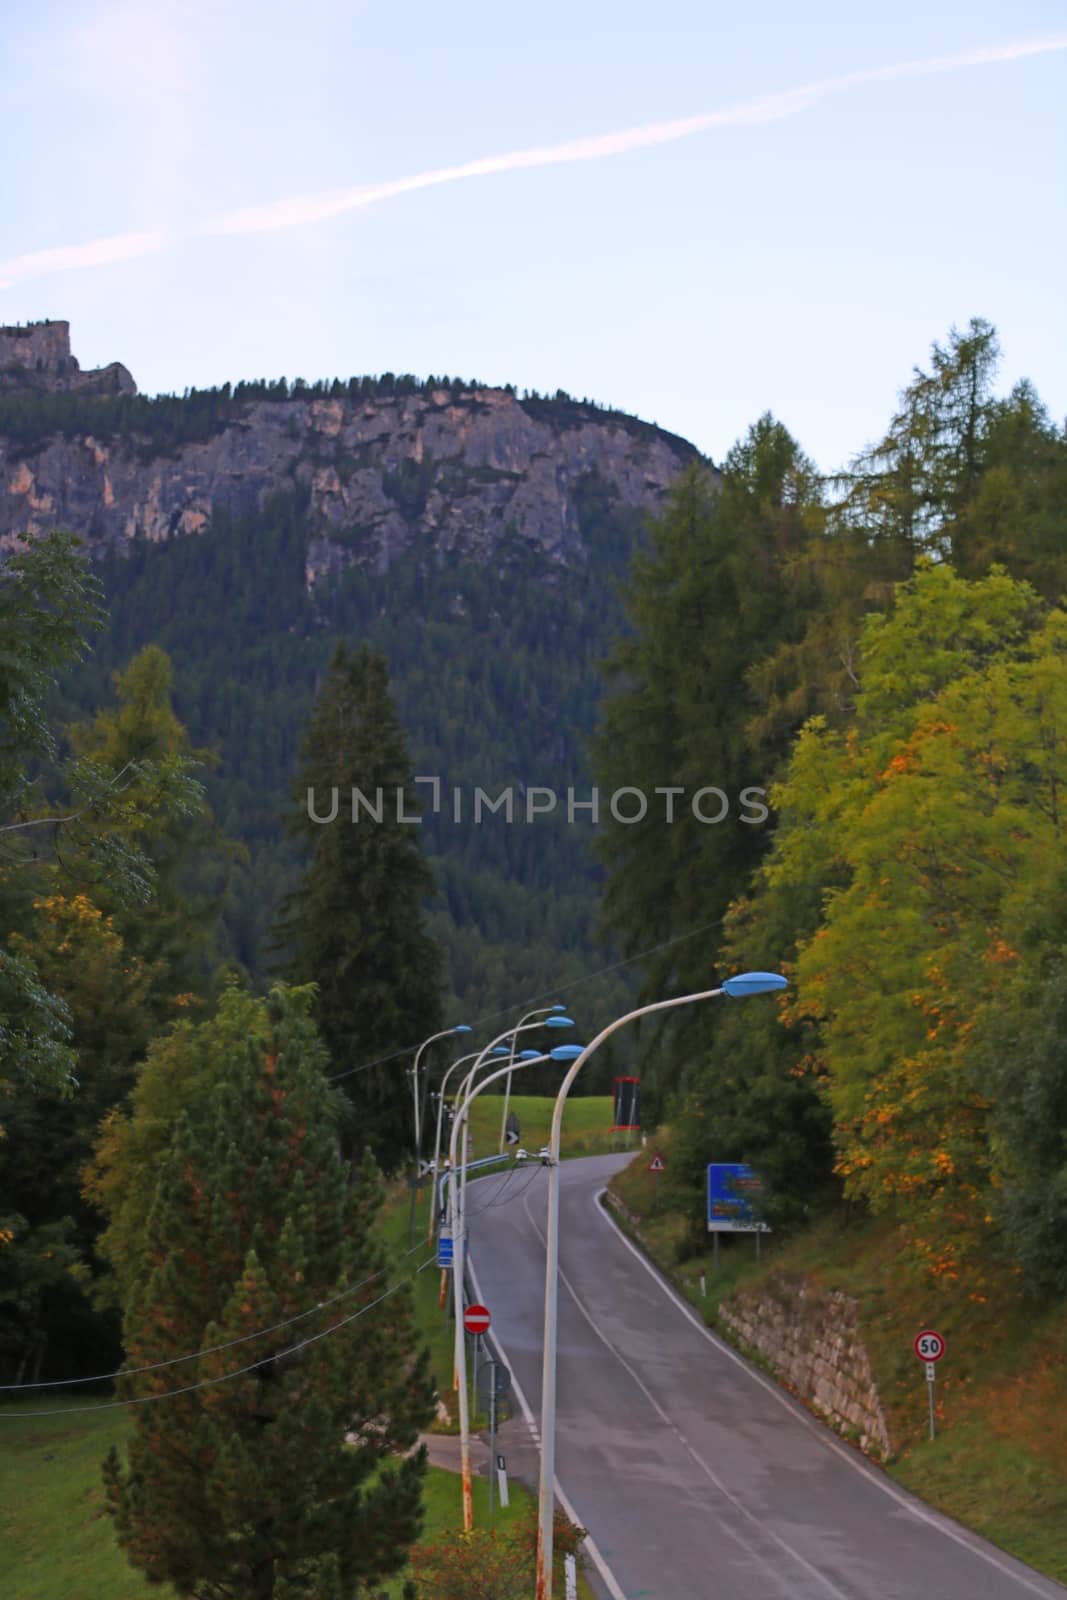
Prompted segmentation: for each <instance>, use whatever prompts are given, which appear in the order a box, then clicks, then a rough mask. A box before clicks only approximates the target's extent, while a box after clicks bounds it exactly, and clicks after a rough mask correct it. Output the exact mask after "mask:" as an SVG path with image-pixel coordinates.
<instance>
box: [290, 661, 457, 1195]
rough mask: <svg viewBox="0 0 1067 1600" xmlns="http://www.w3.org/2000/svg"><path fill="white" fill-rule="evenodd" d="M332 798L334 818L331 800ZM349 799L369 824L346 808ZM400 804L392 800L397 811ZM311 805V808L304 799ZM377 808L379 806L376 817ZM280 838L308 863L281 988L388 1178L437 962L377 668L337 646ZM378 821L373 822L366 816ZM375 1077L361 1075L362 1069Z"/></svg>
mask: <svg viewBox="0 0 1067 1600" xmlns="http://www.w3.org/2000/svg"><path fill="white" fill-rule="evenodd" d="M334 790H336V791H337V815H336V817H335V818H334V819H333V820H332V821H329V822H316V821H315V820H313V816H312V812H314V815H315V816H318V817H329V816H330V814H331V809H332V806H331V795H332V793H333V791H334ZM354 790H355V791H359V793H360V794H361V795H363V796H364V797H365V798H366V800H367V802H368V803H369V805H370V806H371V807H374V808H375V815H371V814H370V812H369V811H368V810H367V809H366V808H365V807H364V806H363V805H362V803H361V802H359V801H358V800H357V802H356V804H355V817H354V816H353V809H354V808H353V798H352V796H353V791H354ZM398 796H401V797H402V800H401V801H400V802H398ZM309 797H310V798H309ZM379 799H380V805H379ZM294 800H295V802H296V808H295V811H294V813H293V814H292V815H291V817H290V819H289V822H288V828H289V832H290V834H291V835H294V836H295V837H296V838H297V839H298V840H299V841H300V842H301V843H302V844H303V845H304V847H305V849H306V851H307V863H306V867H305V871H304V876H303V879H302V881H301V883H300V885H299V886H298V888H297V889H296V891H295V892H294V893H293V894H291V895H290V896H288V897H287V899H286V901H285V902H284V904H283V909H282V917H281V920H280V922H279V928H278V934H279V942H281V941H285V942H286V943H287V944H288V946H289V960H288V969H287V971H288V975H289V976H290V977H291V978H292V979H293V981H294V982H297V983H309V982H313V983H315V985H316V986H317V991H318V1001H317V1010H316V1015H317V1018H318V1023H319V1028H320V1032H321V1035H322V1039H323V1041H324V1043H325V1045H326V1048H327V1051H328V1052H329V1055H330V1059H331V1062H332V1068H333V1071H334V1072H337V1073H342V1072H349V1071H350V1069H357V1070H355V1071H352V1072H351V1076H349V1077H347V1078H345V1080H344V1083H345V1088H346V1091H347V1093H348V1096H349V1098H350V1100H351V1102H352V1105H353V1108H354V1112H355V1144H356V1146H357V1147H362V1146H364V1145H367V1146H369V1147H370V1148H371V1149H372V1150H373V1151H374V1154H375V1157H376V1159H377V1161H378V1164H379V1165H380V1166H381V1167H382V1169H383V1170H384V1171H386V1172H394V1171H396V1170H397V1168H398V1167H399V1166H400V1165H401V1163H402V1162H403V1161H404V1160H405V1159H406V1158H407V1157H408V1155H409V1153H410V1151H411V1148H412V1139H413V1127H412V1111H411V1091H410V1086H409V1081H408V1078H407V1069H408V1068H409V1067H410V1064H411V1054H412V1053H413V1050H414V1048H415V1047H416V1046H417V1045H418V1044H419V1043H420V1041H421V1040H423V1039H425V1038H427V1037H428V1036H429V1035H430V1034H432V1033H435V1032H437V1031H438V1029H439V1028H440V1026H441V1020H440V1019H441V1010H440V1007H441V999H440V972H441V958H440V954H439V950H438V947H437V945H436V944H435V943H434V942H433V940H432V939H431V938H430V937H429V935H428V934H427V932H426V931H425V928H424V926H423V917H422V902H423V901H424V899H425V898H426V897H427V896H428V895H429V894H430V893H431V892H432V890H433V876H432V873H431V871H430V869H429V867H428V865H427V863H426V861H425V859H424V857H423V854H422V850H421V847H420V841H419V828H418V826H417V824H415V823H413V822H412V821H411V820H408V821H404V820H403V818H404V817H407V818H408V819H411V818H413V817H417V815H418V810H419V806H418V798H417V796H416V794H415V791H414V786H413V784H412V779H411V767H410V763H409V759H408V753H407V745H406V740H405V737H404V732H403V729H402V728H401V725H400V722H399V719H398V717H397V713H396V709H395V707H394V704H393V700H392V697H391V694H390V691H389V678H388V672H387V669H386V665H385V660H384V658H383V657H382V656H381V655H380V654H378V653H377V652H375V651H373V650H371V649H370V648H369V647H368V646H366V645H364V646H363V647H362V648H361V649H360V651H359V653H358V654H357V655H356V656H354V657H353V656H351V655H350V654H349V653H348V651H347V650H346V649H345V648H344V646H343V645H342V646H339V647H338V649H337V652H336V654H335V656H334V659H333V661H332V663H331V666H330V670H329V673H328V675H327V677H326V680H325V682H324V684H323V686H322V690H321V693H320V695H319V697H318V700H317V703H316V705H315V709H314V711H313V713H312V717H311V722H310V726H309V728H308V732H307V737H306V739H305V743H304V747H303V752H302V761H301V767H300V772H299V777H298V780H297V784H296V787H295V791H294ZM378 815H380V820H375V816H378ZM379 1062H380V1063H381V1064H380V1065H370V1064H371V1063H379Z"/></svg>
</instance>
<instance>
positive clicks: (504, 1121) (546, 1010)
mask: <svg viewBox="0 0 1067 1600" xmlns="http://www.w3.org/2000/svg"><path fill="white" fill-rule="evenodd" d="M559 1010H560V1007H559V1006H542V1007H541V1009H540V1010H539V1011H527V1013H526V1015H525V1016H524V1017H520V1018H519V1022H518V1026H517V1027H516V1028H515V1030H514V1032H513V1033H512V1035H511V1061H510V1063H509V1065H510V1066H511V1068H512V1070H514V1067H515V1040H516V1038H517V1037H518V1035H519V1033H520V1032H521V1031H522V1030H523V1029H524V1028H525V1027H526V1024H527V1023H528V1022H530V1021H531V1020H532V1019H533V1018H534V1017H547V1016H549V1015H551V1013H552V1012H553V1011H559ZM510 1099H511V1073H510V1072H509V1073H508V1076H507V1082H506V1083H505V1084H504V1114H503V1116H502V1117H501V1118H500V1154H501V1155H503V1153H504V1142H505V1140H506V1139H507V1134H508V1102H509V1101H510Z"/></svg>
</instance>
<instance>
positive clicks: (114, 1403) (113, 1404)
mask: <svg viewBox="0 0 1067 1600" xmlns="http://www.w3.org/2000/svg"><path fill="white" fill-rule="evenodd" d="M434 1260H436V1255H431V1256H428V1257H427V1259H426V1260H425V1261H424V1262H423V1263H422V1266H420V1267H417V1268H416V1270H415V1271H414V1272H411V1273H409V1274H408V1275H407V1277H404V1278H400V1279H398V1280H397V1282H396V1283H394V1284H393V1286H392V1288H390V1289H386V1290H385V1292H384V1294H380V1295H379V1296H378V1298H377V1299H376V1300H371V1301H370V1302H369V1304H367V1305H365V1306H361V1307H360V1309H359V1310H358V1311H353V1312H352V1313H351V1315H350V1316H347V1317H342V1318H341V1320H340V1322H334V1323H332V1324H331V1326H330V1327H328V1328H323V1329H321V1330H320V1331H319V1332H318V1333H313V1334H310V1335H309V1337H308V1338H306V1339H300V1340H298V1342H297V1343H296V1344H291V1345H289V1346H288V1347H287V1349H285V1350H276V1351H274V1353H273V1354H272V1355H269V1356H261V1357H260V1358H259V1360H258V1361H250V1362H249V1364H248V1365H247V1366H246V1367H238V1368H237V1369H236V1371H234V1372H224V1373H221V1374H220V1375H219V1377H217V1378H202V1379H200V1381H199V1382H198V1383H186V1384H183V1385H182V1387H181V1388H180V1389H165V1390H164V1391H163V1393H162V1394H140V1395H135V1396H134V1397H133V1398H132V1399H131V1400H105V1401H103V1402H102V1403H101V1404H99V1405H94V1406H62V1407H58V1408H57V1409H56V1410H54V1411H21V1410H20V1411H6V1410H4V1409H3V1408H0V1420H20V1419H21V1418H23V1417H72V1416H77V1415H84V1413H85V1412H87V1411H116V1410H119V1409H121V1408H123V1407H125V1406H147V1405H153V1404H154V1403H155V1402H156V1401H157V1400H175V1399H177V1398H178V1396H179V1395H183V1394H195V1393H196V1392H197V1391H198V1390H199V1389H211V1388H214V1387H215V1386H216V1385H218V1384H220V1383H230V1382H232V1381H233V1379H234V1378H243V1377H245V1376H246V1375H247V1374H248V1373H249V1372H255V1371H256V1370H257V1369H258V1368H259V1367H265V1366H267V1365H269V1363H270V1362H272V1361H284V1360H285V1358H286V1357H287V1356H293V1355H296V1354H297V1352H298V1351H300V1350H306V1349H307V1348H308V1346H309V1345H313V1344H317V1343H318V1342H319V1340H320V1339H326V1338H328V1337H329V1336H330V1334H331V1333H337V1332H338V1331H339V1330H340V1329H341V1328H347V1327H348V1325H349V1324H350V1323H352V1322H357V1321H358V1320H359V1318H360V1317H365V1316H366V1315H367V1314H368V1312H370V1311H373V1310H374V1309H375V1308H376V1307H377V1306H380V1305H381V1304H382V1303H383V1302H384V1301H386V1300H388V1299H390V1297H391V1296H392V1295H394V1294H396V1293H397V1291H398V1290H399V1289H402V1288H403V1287H404V1285H405V1284H407V1283H410V1282H411V1281H412V1279H414V1278H416V1277H417V1276H418V1274H419V1273H420V1272H421V1271H422V1268H423V1267H425V1266H428V1265H429V1264H430V1262H431V1261H434Z"/></svg>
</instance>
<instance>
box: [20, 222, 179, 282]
mask: <svg viewBox="0 0 1067 1600" xmlns="http://www.w3.org/2000/svg"><path fill="white" fill-rule="evenodd" d="M165 243H166V235H165V234H162V233H116V234H112V235H111V237H110V238H107V239H91V240H90V241H89V242H88V243H87V244H64V245H58V246H57V247H56V248H55V249H54V250H34V251H31V253H30V254H29V255H24V256H12V257H11V259H10V260H8V261H0V289H11V288H13V287H14V285H15V284H16V283H17V282H19V281H20V280H21V279H23V278H40V277H43V276H44V274H45V273H48V272H76V271H79V270H80V269H81V268H82V267H106V266H110V265H111V264H112V263H113V262H115V261H131V260H133V259H134V257H136V256H148V255H153V254H155V252H156V251H157V250H162V248H163V246H164V244H165Z"/></svg>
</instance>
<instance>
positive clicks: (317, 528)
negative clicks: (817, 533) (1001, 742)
mask: <svg viewBox="0 0 1067 1600" xmlns="http://www.w3.org/2000/svg"><path fill="white" fill-rule="evenodd" d="M69 351H70V346H69V334H68V332H67V325H66V324H65V323H50V324H43V325H39V326H38V327H36V328H31V329H28V330H19V329H4V330H0V368H2V367H4V364H5V361H6V362H7V371H8V373H9V375H10V374H11V373H13V372H15V371H16V370H19V371H21V372H22V373H23V375H24V377H25V376H26V375H32V385H33V394H32V396H31V395H29V394H26V395H25V398H24V400H22V401H20V397H19V396H18V395H17V394H9V395H8V396H7V399H6V400H5V402H4V406H5V407H6V409H5V410H3V411H2V412H0V548H10V547H11V546H12V545H13V544H14V542H15V540H16V536H18V535H20V534H31V535H32V534H35V533H38V532H41V531H43V530H44V529H46V528H49V527H63V528H67V529H71V530H73V531H75V532H77V533H80V534H82V535H83V536H84V537H86V538H87V539H88V540H89V542H90V543H91V544H92V545H94V546H96V547H98V548H105V547H106V548H114V547H122V546H124V545H126V544H127V543H128V542H129V541H130V540H133V539H137V538H143V539H148V540H151V541H156V542H158V541H161V540H166V539H171V538H180V537H183V536H189V535H195V534H200V533H202V532H203V531H204V530H205V529H206V528H207V527H208V526H209V524H210V522H211V519H212V516H213V514H214V513H215V511H216V510H218V509H220V508H225V509H226V510H227V511H228V512H230V513H232V514H235V515H247V514H248V513H252V512H255V510H256V509H257V508H258V507H259V506H261V505H262V503H263V501H264V500H265V499H266V498H267V497H268V496H269V495H271V494H272V493H273V492H275V491H277V490H279V489H282V488H287V487H288V488H294V487H295V488H296V489H298V490H300V491H302V492H303V494H304V495H305V496H306V499H307V502H308V508H309V516H308V525H309V527H310V528H311V529H312V530H313V531H312V534H311V537H310V539H309V545H308V554H307V569H306V578H307V582H308V584H309V586H310V585H311V584H313V583H314V582H315V581H316V579H317V578H318V577H319V576H320V575H321V574H322V573H323V572H325V571H329V570H331V569H335V568H336V567H337V566H339V565H340V564H342V563H345V562H348V561H351V560H353V559H358V560H360V561H365V562H368V563H370V564H373V565H374V566H375V567H376V568H378V569H379V570H381V569H383V568H385V567H387V566H388V565H389V562H390V559H391V557H392V556H393V555H394V554H395V553H396V552H398V551H399V550H402V549H405V548H408V547H410V546H412V545H418V544H424V545H425V546H427V547H428V548H435V549H439V550H441V549H443V550H453V549H454V550H462V551H465V552H467V553H473V554H476V555H479V556H486V555H488V554H489V553H490V552H491V550H492V548H493V545H494V541H495V539H496V538H497V537H498V536H499V535H500V534H501V533H503V532H504V531H511V532H514V533H516V534H518V535H519V536H520V537H522V538H524V539H528V540H530V541H533V542H534V543H536V544H537V545H538V546H540V547H541V549H542V550H543V551H544V552H545V553H546V554H547V555H548V556H550V557H551V558H553V559H556V560H561V561H565V562H566V561H572V560H581V557H582V550H581V533H580V516H579V505H580V500H581V496H582V494H583V493H587V492H588V490H589V487H590V485H591V484H592V485H595V486H596V492H597V493H598V494H599V495H601V496H607V497H609V498H610V499H613V500H616V501H617V502H618V503H619V504H620V505H622V506H624V507H628V508H632V509H633V510H635V511H641V512H656V511H657V510H658V509H659V508H660V507H661V506H662V503H663V500H664V496H665V495H666V493H667V490H668V489H669V487H670V485H671V483H672V481H673V480H674V479H675V478H676V476H677V475H678V473H679V471H680V470H681V469H682V468H683V467H684V466H685V465H686V464H687V463H688V462H689V461H691V460H693V459H694V458H695V457H696V452H695V450H694V449H693V447H692V446H691V445H688V444H686V442H685V441H684V440H681V439H678V438H676V437H674V436H672V435H670V434H666V433H663V432H662V431H661V430H659V429H657V428H655V427H653V426H651V425H649V424H647V423H641V422H638V421H637V420H636V419H634V418H631V417H625V416H622V415H621V414H619V413H614V412H610V411H604V410H601V409H600V408H598V407H595V406H591V405H588V404H585V403H578V402H575V401H570V400H568V399H565V398H564V397H557V398H556V399H555V400H552V401H546V400H539V399H530V398H526V399H524V398H521V397H519V396H518V395H516V394H515V393H514V392H513V391H512V390H510V389H489V388H480V387H476V386H471V385H462V384H457V383H454V382H449V381H448V380H443V381H442V383H441V384H440V385H437V384H435V382H434V380H430V381H429V382H428V383H427V384H416V383H415V382H414V380H406V379H405V380H374V381H368V380H363V381H362V382H359V381H356V380H353V381H352V382H351V383H349V384H348V385H343V384H340V383H334V384H333V385H332V386H329V387H327V386H325V385H321V384H320V385H316V386H315V387H314V388H312V389H309V388H308V387H307V386H306V385H303V384H297V385H294V386H293V387H292V388H289V387H287V386H285V385H284V384H282V385H280V386H279V385H271V386H268V385H250V386H238V389H237V390H236V391H234V392H232V393H231V391H230V390H229V387H228V386H227V388H226V389H225V390H221V391H211V392H210V393H209V394H207V395H204V394H201V395H196V394H195V393H194V394H193V395H190V396H187V397H186V398H185V399H184V400H182V401H177V400H175V399H174V398H173V397H166V398H164V399H160V400H157V401H153V400H148V399H146V398H145V397H143V396H142V397H136V398H133V396H134V395H135V390H134V387H133V381H132V379H130V380H129V388H125V389H123V388H119V389H113V390H111V391H110V398H109V397H108V396H107V395H102V393H101V391H100V389H99V388H98V389H97V390H95V391H93V392H92V398H89V395H90V391H89V390H84V391H83V392H84V393H85V395H86V398H85V400H84V403H83V404H81V405H79V404H78V403H77V402H76V399H75V398H74V397H73V396H72V384H73V388H74V389H77V385H78V383H81V382H82V381H83V380H88V379H90V378H94V377H95V378H99V377H100V376H101V375H100V374H95V375H94V374H89V373H84V374H82V373H79V372H78V370H77V363H76V362H74V361H73V357H71V356H70V353H69ZM19 362H21V363H22V365H21V367H18V366H17V363H19ZM70 362H73V373H72V371H71V368H70V366H69V365H68V363H70ZM112 370H114V369H112V368H107V369H104V371H105V373H106V372H111V371H112ZM118 370H120V371H121V372H123V373H125V368H121V369H118ZM126 376H127V378H128V374H127V375H126ZM74 380H76V381H74ZM279 387H280V389H281V393H280V394H279V393H278V391H279ZM49 397H51V398H49ZM61 402H62V403H61ZM20 404H21V405H22V410H13V409H12V407H13V406H14V407H17V406H19V405H20ZM183 408H184V410H183ZM5 417H6V418H7V421H6V422H5V420H4V418H5ZM161 419H163V420H161ZM175 419H177V425H176V423H175Z"/></svg>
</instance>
